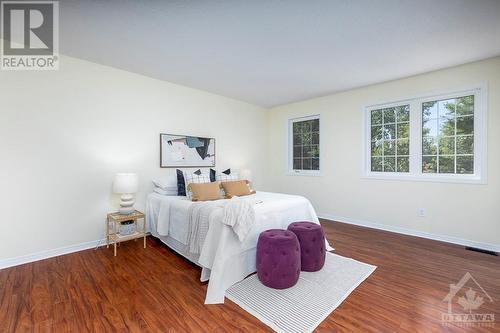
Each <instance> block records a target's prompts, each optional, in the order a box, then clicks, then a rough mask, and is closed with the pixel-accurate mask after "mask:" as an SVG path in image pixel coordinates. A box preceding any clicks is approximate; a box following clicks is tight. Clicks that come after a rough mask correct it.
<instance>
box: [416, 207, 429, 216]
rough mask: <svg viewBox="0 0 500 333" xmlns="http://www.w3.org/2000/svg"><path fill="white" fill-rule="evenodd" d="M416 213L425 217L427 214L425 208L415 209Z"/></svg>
mask: <svg viewBox="0 0 500 333" xmlns="http://www.w3.org/2000/svg"><path fill="white" fill-rule="evenodd" d="M417 214H418V216H420V217H425V216H426V215H427V210H426V209H425V208H419V209H418V210H417Z"/></svg>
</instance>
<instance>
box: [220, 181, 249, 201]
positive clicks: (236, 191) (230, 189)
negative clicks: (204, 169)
mask: <svg viewBox="0 0 500 333" xmlns="http://www.w3.org/2000/svg"><path fill="white" fill-rule="evenodd" d="M248 184H249V182H248V180H236V181H231V182H223V183H221V186H222V188H223V189H224V192H225V193H226V198H227V199H231V198H232V197H234V196H243V195H250V194H254V193H255V191H254V190H250V187H249V186H248Z"/></svg>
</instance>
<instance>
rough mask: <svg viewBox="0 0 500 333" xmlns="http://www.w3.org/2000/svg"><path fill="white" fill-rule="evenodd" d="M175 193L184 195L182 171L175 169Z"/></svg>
mask: <svg viewBox="0 0 500 333" xmlns="http://www.w3.org/2000/svg"><path fill="white" fill-rule="evenodd" d="M176 171H177V195H180V196H186V181H185V180H184V172H182V170H179V169H177V170H176Z"/></svg>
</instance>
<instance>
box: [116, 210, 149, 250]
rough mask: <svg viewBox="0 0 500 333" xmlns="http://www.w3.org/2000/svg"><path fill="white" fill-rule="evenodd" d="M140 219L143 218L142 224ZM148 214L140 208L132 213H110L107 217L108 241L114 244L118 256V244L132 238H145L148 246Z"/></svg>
mask: <svg viewBox="0 0 500 333" xmlns="http://www.w3.org/2000/svg"><path fill="white" fill-rule="evenodd" d="M138 220H142V224H141V223H139V221H138ZM146 229H147V225H146V216H145V215H144V214H143V213H141V212H140V211H138V210H134V211H133V212H132V213H131V214H120V213H119V212H116V213H109V214H108V218H107V219H106V242H107V247H109V245H110V244H113V246H114V255H115V257H116V245H117V244H118V243H121V242H124V241H128V240H131V239H137V238H144V248H146Z"/></svg>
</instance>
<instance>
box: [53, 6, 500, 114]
mask: <svg viewBox="0 0 500 333" xmlns="http://www.w3.org/2000/svg"><path fill="white" fill-rule="evenodd" d="M60 38H61V40H60V51H61V53H63V54H67V55H70V56H74V57H78V58H82V59H85V60H90V61H93V62H96V63H100V64H104V65H109V66H112V67H116V68H120V69H124V70H127V71H131V72H135V73H140V74H143V75H147V76H150V77H154V78H157V79H161V80H165V81H170V82H173V83H177V84H181V85H185V86H189V87H192V88H198V89H202V90H205V91H209V92H212V93H216V94H219V95H223V96H227V97H231V98H234V99H238V100H242V101H246V102H249V103H252V104H256V105H261V106H265V107H272V106H276V105H281V104H286V103H290V102H294V101H299V100H304V99H308V98H312V97H317V96H323V95H327V94H331V93H335V92H338V91H342V90H346V89H350V88H354V87H360V86H365V85H368V84H373V83H377V82H383V81H388V80H393V79H397V78H402V77H406V76H410V75H414V74H419V73H424V72H428V71H432V70H436V69H440V68H445V67H450V66H454V65H458V64H463V63H467V62H471V61H475V60H480V59H484V58H489V57H492V56H496V55H500V0H439V1H436V0H418V1H415V0H379V1H374V0H355V1H348V0H324V1H318V0H312V1H306V0H301V1H298V0H286V1H285V0H282V1H276V0H275V1H272V0H268V1H263V0H254V1H248V0H247V1H241V0H233V1H229V0H212V1H193V0H184V1H138V0H107V1H90V0H87V1H82V0H63V1H60Z"/></svg>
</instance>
